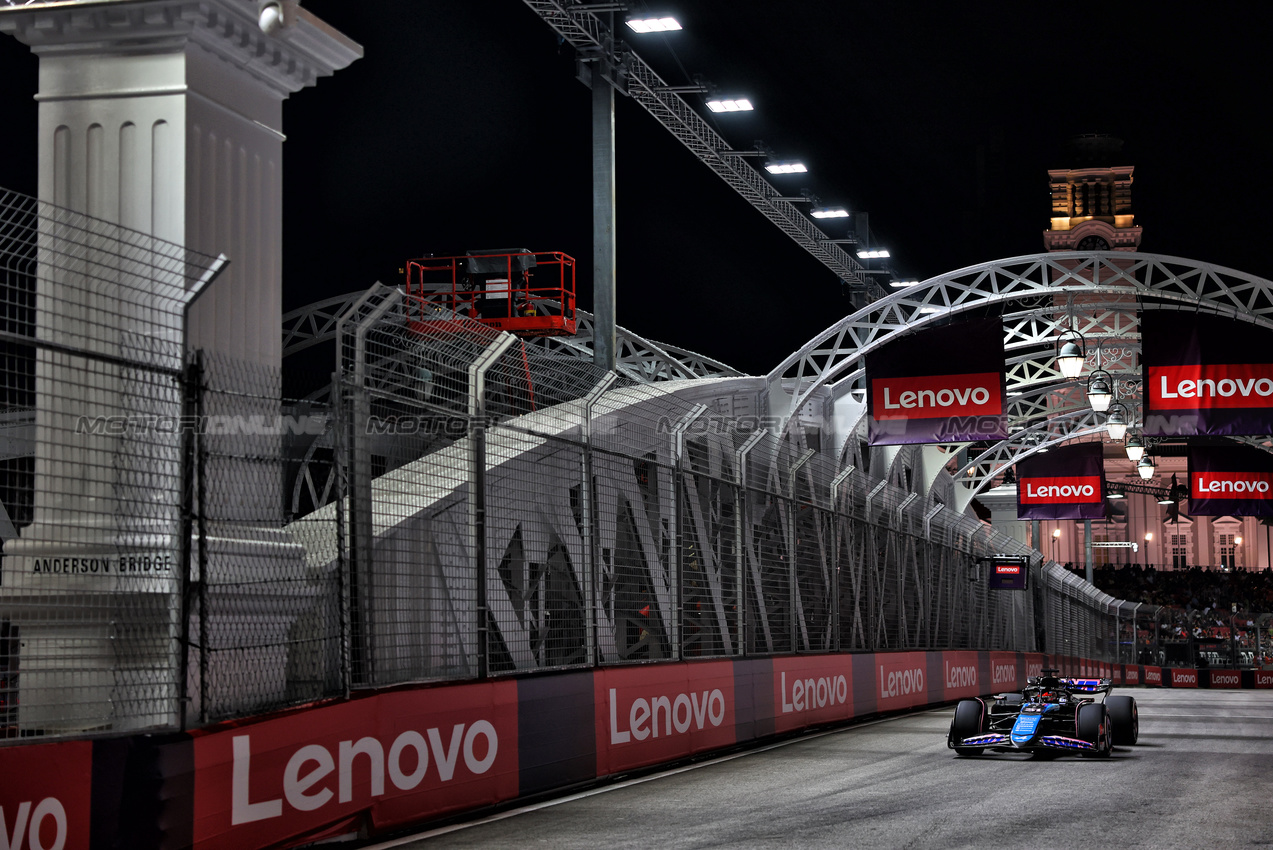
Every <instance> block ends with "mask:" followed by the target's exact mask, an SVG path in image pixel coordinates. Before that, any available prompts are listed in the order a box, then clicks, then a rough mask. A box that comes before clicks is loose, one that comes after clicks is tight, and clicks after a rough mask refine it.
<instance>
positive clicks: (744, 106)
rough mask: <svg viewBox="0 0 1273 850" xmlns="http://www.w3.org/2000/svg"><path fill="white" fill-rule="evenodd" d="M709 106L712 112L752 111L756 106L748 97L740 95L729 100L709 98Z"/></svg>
mask: <svg viewBox="0 0 1273 850" xmlns="http://www.w3.org/2000/svg"><path fill="white" fill-rule="evenodd" d="M707 108H708V109H710V110H711V111H712V112H750V111H751V110H753V109H755V108H756V107H754V106H752V105H751V101H750V100H747V99H746V98H743V97H739V98H733V99H727V100H709V101H707Z"/></svg>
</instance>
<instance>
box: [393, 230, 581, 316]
mask: <svg viewBox="0 0 1273 850" xmlns="http://www.w3.org/2000/svg"><path fill="white" fill-rule="evenodd" d="M406 275H407V289H406V291H407V295H408V297H409V298H410V299H413V301H414V303H413V304H412V305H411V306H412V309H414V310H418V311H419V313H420V318H422V319H423V318H424V317H425V316H426V315H429V314H431V313H432V309H433V308H434V307H436V306H443V307H446V308H447V309H449V310H451V311H452V312H454V313H456V314H457V315H460V316H466V317H468V318H471V319H475V320H477V321H479V322H481V323H482V324H485V325H489V326H491V327H495V328H499V329H500V330H503V331H508V332H509V333H512V334H516V335H517V336H522V337H529V336H563V335H566V334H573V333H574V332H575V329H576V325H577V321H576V318H575V261H574V258H573V257H570V256H568V255H566V254H562V253H559V252H556V251H547V252H542V253H534V252H531V251H489V252H488V251H473V252H470V253H468V254H466V255H464V256H461V257H422V258H419V259H415V260H409V261H407V266H406Z"/></svg>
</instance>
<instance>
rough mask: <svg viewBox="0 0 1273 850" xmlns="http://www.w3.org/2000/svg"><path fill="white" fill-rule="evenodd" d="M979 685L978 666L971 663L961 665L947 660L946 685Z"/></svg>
mask: <svg viewBox="0 0 1273 850" xmlns="http://www.w3.org/2000/svg"><path fill="white" fill-rule="evenodd" d="M976 686H977V668H976V667H973V666H971V665H968V666H966V667H960V666H957V665H952V664H951V663H950V662H949V661H947V662H946V687H948V688H975V687H976Z"/></svg>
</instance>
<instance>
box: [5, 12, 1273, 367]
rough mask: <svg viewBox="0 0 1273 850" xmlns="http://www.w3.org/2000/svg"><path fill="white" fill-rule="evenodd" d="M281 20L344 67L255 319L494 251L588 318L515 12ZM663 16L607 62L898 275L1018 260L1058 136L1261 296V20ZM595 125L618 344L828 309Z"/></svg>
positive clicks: (744, 353) (290, 189) (708, 186)
mask: <svg viewBox="0 0 1273 850" xmlns="http://www.w3.org/2000/svg"><path fill="white" fill-rule="evenodd" d="M303 5H304V6H305V7H306V8H307V9H309V10H310V11H312V12H313V13H315V14H317V15H318V16H319V17H321V18H323V19H325V20H327V21H328V22H329V23H331V24H332V25H334V26H335V27H337V28H338V29H340V30H342V31H343V32H345V33H346V34H348V35H349V36H350V37H352V38H353V39H355V40H356V41H358V42H360V43H361V44H362V45H363V46H364V48H365V51H366V55H365V57H364V58H363V59H361V60H359V61H358V62H356V63H354V65H352V66H351V67H349V68H348V69H346V70H344V71H341V72H338V73H337V74H336V75H335V76H334V77H331V78H326V79H323V80H320V81H319V83H318V85H317V86H316V87H314V88H310V89H307V90H305V91H303V92H300V93H299V94H297V95H294V96H293V97H292V98H291V100H289V101H288V103H287V105H286V106H285V111H284V129H285V131H286V132H287V134H288V141H287V143H286V145H285V148H284V151H285V154H284V157H285V158H284V174H285V184H284V187H285V188H284V216H285V237H286V243H285V259H284V305H283V306H284V309H285V310H288V309H292V308H294V307H299V306H301V305H304V304H307V303H309V302H312V301H317V300H320V299H322V298H325V297H328V296H331V295H336V294H340V293H344V292H350V291H354V290H360V289H363V288H365V287H366V286H368V285H369V284H371V283H372V282H373V281H375V280H381V281H383V282H385V283H394V282H397V281H398V279H399V278H398V276H397V272H398V268H399V267H401V265H402V261H403V260H405V259H406V258H408V257H414V256H420V255H423V254H426V253H433V254H439V255H443V254H449V253H463V252H464V251H465V250H468V249H473V248H505V247H525V248H530V249H532V250H536V251H549V250H555V251H564V252H566V253H568V254H571V255H573V256H574V257H575V258H576V259H577V260H578V261H579V266H580V277H579V286H580V292H581V299H580V301H581V306H583V307H585V308H587V307H589V306H590V301H591V297H590V287H591V274H590V273H591V251H592V244H591V172H590V142H591V137H590V106H589V93H588V90H587V89H586V88H585V87H584V86H583V85H582V84H581V83H579V82H578V81H577V80H575V78H574V57H573V55H572V51H571V50H570V48H568V47H565V46H562V45H559V44H558V43H557V38H556V34H555V33H554V32H553V31H552V30H551V29H550V28H549V26H548V25H547V24H546V23H544V22H542V21H541V20H540V19H539V18H538V16H537V15H536V14H535V13H534V12H532V11H531V10H530V9H529V8H527V7H526V6H525V5H523V4H522V3H521V2H518V0H374V2H370V1H369V0H363V2H353V0H304V3H303ZM635 5H638V6H640V5H642V4H640V3H637V4H635ZM650 8H653V6H651V7H650ZM1186 8H1192V11H1191V12H1190V13H1189V14H1188V15H1187V16H1186V15H1182V14H1179V12H1180V11H1181V10H1182V9H1186ZM665 9H666V10H669V11H672V12H674V13H675V14H677V15H678V17H679V18H680V19H681V21H682V23H683V24H684V25H685V30H684V31H682V32H680V33H675V34H671V35H667V36H658V35H654V36H638V35H626V36H625V37H626V38H627V41H628V42H629V44H631V45H633V47H634V48H635V49H636V50H637V52H638V53H639V54H640V55H641V56H642V57H643V58H645V59H646V61H648V62H649V63H650V64H651V65H653V66H654V68H655V69H656V70H657V71H658V72H659V73H660V74H661V75H662V76H663V77H664V79H665V80H667V81H668V82H669V83H670V84H674V85H675V84H685V83H687V82H689V81H690V77H691V76H692V75H694V74H701V75H703V76H704V77H706V78H707V79H708V80H710V81H712V82H713V83H715V84H716V85H717V86H719V87H720V88H721V90H722V92H723V93H734V92H737V93H739V94H741V95H745V96H749V97H751V99H752V100H753V101H754V102H755V104H756V107H757V108H756V111H755V112H753V113H748V114H738V115H730V116H720V117H717V119H716V126H717V129H718V132H720V133H721V134H722V135H724V136H725V138H727V139H728V140H729V141H730V143H731V144H732V145H733V146H734V147H735V148H739V149H742V148H749V147H751V146H752V145H751V143H752V142H753V141H754V140H762V141H763V142H764V143H765V144H767V145H768V146H769V147H771V148H773V149H774V150H775V151H776V152H777V153H778V154H779V155H780V156H782V157H783V158H793V159H794V158H799V159H802V160H803V161H804V162H806V163H807V164H808V166H809V167H810V170H811V173H810V174H807V175H793V176H788V177H772V178H770V180H771V182H773V183H774V184H775V185H776V186H778V187H779V188H780V189H781V190H782V191H783V192H784V193H789V194H797V193H798V192H799V190H800V189H801V188H808V189H810V190H812V191H813V192H815V193H816V194H817V195H818V196H819V197H820V198H821V200H822V201H823V202H824V203H826V204H843V205H844V206H846V207H847V208H849V209H850V210H853V211H858V212H860V211H866V212H869V214H870V224H871V228H872V230H873V231H874V232H875V234H876V236H877V238H878V239H879V240H880V242H881V243H882V244H883V245H884V246H886V247H888V248H889V249H890V250H891V251H892V253H893V257H894V267H895V269H896V271H897V272H898V273H899V275H902V276H905V277H914V278H925V277H930V276H933V275H938V274H941V273H943V272H947V271H950V270H953V269H956V268H960V267H963V266H967V265H973V264H977V263H981V262H985V261H988V260H993V259H998V258H1002V257H1010V256H1016V255H1020V254H1031V253H1038V252H1041V251H1042V250H1043V242H1042V235H1041V234H1042V231H1043V230H1044V229H1045V227H1046V226H1047V219H1048V214H1049V205H1048V195H1047V174H1046V172H1047V170H1048V169H1049V168H1060V167H1069V166H1072V165H1075V162H1073V161H1072V160H1073V157H1072V156H1070V155H1069V154H1067V153H1066V144H1065V143H1066V141H1067V140H1068V139H1069V138H1071V137H1072V136H1074V135H1076V134H1081V133H1108V134H1111V135H1113V136H1116V137H1118V138H1120V139H1123V140H1124V143H1125V144H1124V147H1123V152H1122V155H1121V156H1120V157H1118V161H1116V162H1108V163H1103V164H1106V165H1129V164H1130V165H1134V166H1135V167H1136V175H1135V177H1136V182H1135V185H1134V188H1133V204H1134V207H1133V208H1134V211H1135V213H1136V215H1137V217H1136V221H1137V223H1138V224H1140V225H1141V226H1143V227H1144V228H1145V237H1144V241H1143V243H1142V246H1141V248H1142V250H1143V251H1146V252H1152V253H1158V254H1169V255H1176V256H1182V257H1188V258H1192V259H1198V260H1204V261H1208V262H1213V263H1216V264H1219V265H1223V266H1228V267H1232V268H1236V269H1239V270H1242V271H1245V272H1249V273H1253V274H1257V275H1260V276H1263V277H1266V278H1273V256H1270V254H1269V252H1267V251H1266V250H1265V248H1264V243H1265V241H1266V237H1265V227H1266V225H1265V207H1266V203H1267V199H1268V198H1269V197H1270V195H1271V194H1273V192H1271V190H1273V174H1271V172H1270V168H1269V165H1268V159H1269V157H1268V153H1267V152H1268V149H1269V147H1270V141H1271V138H1273V137H1271V136H1270V133H1269V130H1268V124H1269V120H1268V117H1267V113H1268V110H1269V103H1270V98H1269V94H1270V87H1271V85H1273V84H1271V82H1270V81H1271V80H1273V50H1270V48H1269V46H1268V44H1267V43H1266V42H1267V40H1268V38H1269V36H1270V34H1271V33H1273V27H1271V26H1270V24H1271V23H1273V7H1270V6H1269V5H1268V4H1257V3H1225V4H1210V5H1208V6H1207V7H1205V8H1204V7H1201V6H1194V7H1184V6H1181V5H1178V4H1160V3H1118V4H1113V3H1069V4H1064V5H1051V4H1020V3H1012V4H1008V3H975V4H935V3H928V2H922V3H921V2H889V3H860V2H845V0H825V2H824V0H791V2H787V3H774V2H772V0H768V2H756V0H679V2H677V0H674V2H671V3H668V4H665V5H659V7H658V10H659V11H662V10H665ZM620 26H621V25H620ZM621 28H623V29H626V28H624V27H622V26H621ZM669 48H671V50H669ZM35 71H36V61H35V59H34V57H32V56H31V55H30V54H29V53H28V52H27V49H26V48H25V47H24V46H22V45H21V44H19V43H17V42H16V41H14V40H12V39H9V38H7V37H0V79H3V85H0V109H2V110H3V114H4V115H5V120H4V123H3V127H4V134H3V136H0V139H2V140H3V142H2V143H3V145H4V153H5V155H4V157H3V158H0V186H4V187H7V188H12V189H17V190H19V191H24V192H28V193H31V192H34V189H35V147H34V137H35V104H34V102H33V101H32V100H31V99H30V98H31V95H32V94H33V93H34V92H35V90H36V80H35ZM688 97H691V98H694V99H695V101H697V100H698V98H697V96H694V95H690V96H688ZM616 123H617V133H618V142H617V157H618V166H617V168H618V173H617V181H618V188H617V193H618V213H617V224H618V318H619V322H620V324H622V325H624V326H626V327H628V328H630V329H632V330H634V331H635V332H637V333H639V334H642V335H644V336H647V337H650V338H652V339H655V340H661V341H665V342H669V343H673V344H676V345H679V346H682V347H685V348H689V349H692V350H696V351H700V352H702V353H704V354H707V355H710V356H713V357H716V358H719V359H721V360H724V361H726V362H727V363H730V364H731V365H734V366H736V367H738V368H740V369H743V370H745V371H748V372H752V373H763V372H766V371H768V370H769V369H770V368H772V367H773V366H775V365H776V364H777V363H778V362H779V361H780V360H781V359H782V358H783V357H784V356H785V355H786V354H788V353H789V352H791V351H792V350H794V349H795V348H797V347H799V346H800V345H801V344H802V343H804V342H805V341H807V340H808V339H809V338H811V337H812V336H814V335H816V334H817V333H818V332H819V331H820V330H821V329H823V328H824V327H826V326H828V325H830V324H831V323H833V322H834V321H836V320H837V319H839V318H840V317H841V316H843V315H845V314H846V313H847V312H848V310H849V302H848V299H847V297H845V294H844V293H843V292H842V290H841V287H840V285H839V283H838V281H837V279H836V277H835V275H834V274H832V273H831V272H830V271H828V270H826V269H825V268H824V267H823V266H822V265H821V264H820V263H818V262H817V261H815V260H813V259H812V258H810V257H809V256H808V255H807V254H805V253H804V251H803V250H801V249H800V248H799V247H797V246H796V245H795V243H794V242H792V241H791V240H790V239H788V238H787V237H786V236H784V235H783V234H781V233H780V232H779V231H778V230H777V229H776V228H775V227H773V226H772V225H771V224H769V223H768V222H767V221H766V220H765V219H764V218H763V217H762V216H761V215H760V213H758V212H756V211H755V210H753V209H752V208H751V206H750V205H748V204H747V203H746V202H744V201H743V200H742V199H741V198H740V197H739V196H738V195H736V194H735V193H734V192H733V191H732V190H731V189H729V188H728V187H727V186H725V184H724V183H722V182H721V181H720V180H719V179H718V178H716V177H715V176H714V175H713V174H712V173H711V172H710V171H709V170H708V169H707V168H706V166H704V165H702V164H701V163H699V162H698V160H697V159H696V158H695V157H694V156H693V155H692V154H690V153H689V152H688V151H687V150H686V149H684V148H683V147H682V146H681V145H680V143H679V142H677V141H675V140H674V139H673V138H672V137H671V135H670V134H668V133H667V132H666V131H665V130H663V128H662V127H660V126H659V125H658V124H657V123H656V122H655V121H654V119H653V118H651V117H649V116H648V115H647V114H646V113H645V112H644V111H643V110H642V109H641V108H640V107H638V106H636V105H635V104H634V103H632V102H631V101H627V100H624V99H620V102H619V105H618V114H617V121H616ZM825 229H826V230H827V232H828V234H829V235H830V236H831V237H833V238H838V237H842V236H844V235H845V234H846V232H847V229H848V225H845V224H833V225H830V226H828V227H827V228H825Z"/></svg>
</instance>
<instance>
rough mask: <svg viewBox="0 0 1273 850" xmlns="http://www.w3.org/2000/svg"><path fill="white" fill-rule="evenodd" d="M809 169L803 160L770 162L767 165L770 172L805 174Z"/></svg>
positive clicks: (766, 167) (766, 168)
mask: <svg viewBox="0 0 1273 850" xmlns="http://www.w3.org/2000/svg"><path fill="white" fill-rule="evenodd" d="M808 170H809V169H808V168H806V167H805V164H804V163H803V162H770V163H767V164H766V165H765V171H768V172H769V173H770V174H804V173H806V172H808Z"/></svg>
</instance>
